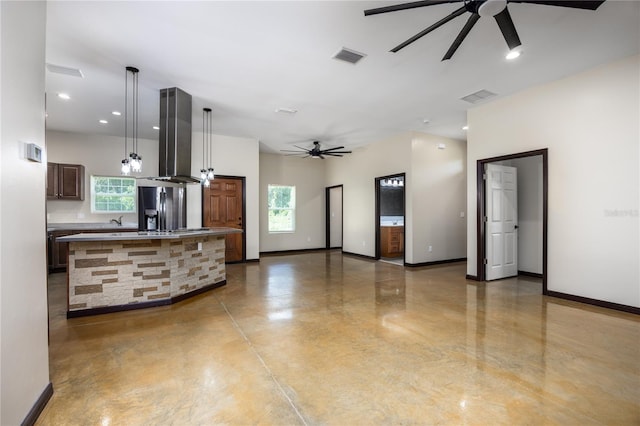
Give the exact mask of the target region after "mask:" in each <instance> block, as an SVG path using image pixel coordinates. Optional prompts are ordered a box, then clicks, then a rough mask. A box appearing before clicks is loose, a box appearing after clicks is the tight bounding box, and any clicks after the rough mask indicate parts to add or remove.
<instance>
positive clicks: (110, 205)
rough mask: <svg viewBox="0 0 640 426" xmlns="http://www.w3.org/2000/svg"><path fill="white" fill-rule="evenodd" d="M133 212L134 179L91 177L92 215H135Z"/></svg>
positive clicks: (134, 207) (134, 201)
mask: <svg viewBox="0 0 640 426" xmlns="http://www.w3.org/2000/svg"><path fill="white" fill-rule="evenodd" d="M135 211H136V180H135V178H128V177H111V176H91V212H92V213H135Z"/></svg>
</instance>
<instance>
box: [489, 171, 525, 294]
mask: <svg viewBox="0 0 640 426" xmlns="http://www.w3.org/2000/svg"><path fill="white" fill-rule="evenodd" d="M485 173H486V176H487V181H486V186H485V187H486V194H487V199H486V202H485V207H486V235H487V246H486V256H487V263H486V279H487V281H489V280H497V279H500V278H506V277H512V276H515V275H518V169H516V168H515V167H507V166H498V165H494V164H488V165H487V168H486V170H485Z"/></svg>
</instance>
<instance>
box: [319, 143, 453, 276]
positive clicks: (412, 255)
mask: <svg viewBox="0 0 640 426" xmlns="http://www.w3.org/2000/svg"><path fill="white" fill-rule="evenodd" d="M440 143H444V144H445V145H446V148H445V149H444V150H439V149H437V146H438V144H440ZM465 149H466V146H465V143H464V142H461V141H456V140H453V139H448V138H442V137H438V136H433V135H428V134H423V133H404V134H401V135H398V136H396V137H393V138H390V139H387V140H384V141H381V142H378V143H374V144H371V145H367V146H366V147H363V148H359V149H356V150H355V151H354V152H353V154H351V155H349V156H346V157H344V158H340V159H336V161H332V162H331V163H328V173H327V179H328V181H327V186H333V185H339V184H344V189H343V195H344V205H343V208H344V221H343V233H344V234H343V238H344V240H343V250H344V251H346V252H351V253H357V254H362V255H365V256H375V220H376V218H375V186H374V179H375V178H376V177H380V176H388V175H393V174H398V173H405V174H406V182H405V197H406V201H405V237H406V240H405V261H406V262H407V263H414V264H417V263H424V262H432V261H438V260H449V259H458V258H463V257H465V254H466V245H465V226H466V222H465V220H464V218H460V212H464V211H465V193H466V186H465V174H466V161H465ZM429 245H431V246H432V250H433V251H432V252H429V251H428V246H429Z"/></svg>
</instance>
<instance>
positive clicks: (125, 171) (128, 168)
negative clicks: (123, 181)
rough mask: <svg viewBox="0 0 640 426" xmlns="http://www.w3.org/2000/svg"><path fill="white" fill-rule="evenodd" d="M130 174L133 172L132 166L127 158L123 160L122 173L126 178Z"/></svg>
mask: <svg viewBox="0 0 640 426" xmlns="http://www.w3.org/2000/svg"><path fill="white" fill-rule="evenodd" d="M130 172H131V165H130V164H129V160H127V159H126V158H125V159H124V160H122V166H121V167H120V173H122V174H123V175H124V176H128V175H129V173H130Z"/></svg>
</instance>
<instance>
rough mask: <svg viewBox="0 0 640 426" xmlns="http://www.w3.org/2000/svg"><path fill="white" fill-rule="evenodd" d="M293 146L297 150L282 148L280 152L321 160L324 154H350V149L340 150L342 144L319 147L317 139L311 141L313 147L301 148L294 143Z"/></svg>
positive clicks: (336, 155) (333, 155) (342, 147)
mask: <svg viewBox="0 0 640 426" xmlns="http://www.w3.org/2000/svg"><path fill="white" fill-rule="evenodd" d="M294 146H295V147H296V148H298V149H297V150H292V149H283V150H282V152H290V153H292V154H285V155H300V156H302V158H307V157H311V158H321V159H323V160H324V156H325V155H327V156H331V157H342V154H351V151H340V150H341V149H344V146H337V147H335V148H329V149H320V142H318V141H313V148H303V147H301V146H298V145H294Z"/></svg>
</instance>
